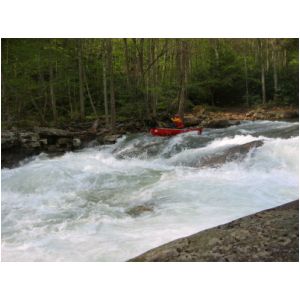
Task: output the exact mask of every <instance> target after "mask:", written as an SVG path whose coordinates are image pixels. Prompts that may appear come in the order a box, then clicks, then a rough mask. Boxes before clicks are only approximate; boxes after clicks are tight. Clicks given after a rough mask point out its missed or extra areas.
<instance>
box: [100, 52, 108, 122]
mask: <svg viewBox="0 0 300 300" xmlns="http://www.w3.org/2000/svg"><path fill="white" fill-rule="evenodd" d="M106 60H107V55H106V47H105V46H104V47H103V58H102V67H103V70H102V71H103V98H104V113H105V126H106V128H108V127H109V118H108V101H107V78H106V63H107V62H106Z"/></svg>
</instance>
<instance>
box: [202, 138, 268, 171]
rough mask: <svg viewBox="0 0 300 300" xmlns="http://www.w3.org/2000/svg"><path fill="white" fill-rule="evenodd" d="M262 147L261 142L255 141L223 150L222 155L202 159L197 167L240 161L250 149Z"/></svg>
mask: <svg viewBox="0 0 300 300" xmlns="http://www.w3.org/2000/svg"><path fill="white" fill-rule="evenodd" d="M262 145H263V141H261V140H257V141H253V142H249V143H246V144H242V145H237V146H234V147H231V148H229V149H227V150H225V151H224V152H223V153H222V154H217V155H212V156H207V157H204V158H202V159H201V160H200V162H199V163H198V165H197V167H216V166H219V165H222V164H224V163H226V162H230V161H233V160H242V159H244V158H245V156H246V155H247V153H248V152H249V151H250V150H251V149H253V148H257V147H261V146H262Z"/></svg>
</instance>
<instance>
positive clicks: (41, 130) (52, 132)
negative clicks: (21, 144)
mask: <svg viewBox="0 0 300 300" xmlns="http://www.w3.org/2000/svg"><path fill="white" fill-rule="evenodd" d="M34 131H35V132H36V133H38V134H39V135H40V136H41V137H47V136H54V137H72V136H74V135H75V133H74V132H70V131H67V130H63V129H59V128H48V127H35V128H34Z"/></svg>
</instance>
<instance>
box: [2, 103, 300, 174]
mask: <svg viewBox="0 0 300 300" xmlns="http://www.w3.org/2000/svg"><path fill="white" fill-rule="evenodd" d="M298 116H299V115H298V109H296V108H278V107H276V108H272V109H270V108H264V107H260V108H256V109H255V110H245V109H240V110H233V109H229V110H218V111H214V110H212V109H211V108H207V107H205V106H195V107H194V109H193V111H192V112H190V113H188V114H185V116H184V119H185V125H186V127H190V126H197V127H205V128H226V127H229V126H232V125H237V124H239V123H240V121H242V120H261V119H263V120H286V119H295V120H297V118H298ZM169 119H170V116H159V117H158V118H157V119H155V120H150V121H148V122H138V121H134V120H131V121H128V122H119V123H118V124H117V128H116V130H115V132H114V133H112V132H110V131H109V130H108V129H105V127H104V124H100V123H99V122H98V121H96V122H86V123H81V124H80V123H76V124H68V126H64V127H62V128H48V127H34V128H28V129H26V130H25V129H19V128H18V129H17V128H10V129H5V130H2V131H1V154H2V156H1V167H2V168H3V167H6V168H11V167H15V166H17V165H18V164H19V162H20V161H22V160H24V159H25V158H28V157H31V156H33V155H38V154H39V153H41V152H45V153H48V154H50V155H60V154H63V153H65V152H67V151H75V150H78V149H81V148H83V147H85V146H87V145H88V144H89V143H90V142H91V141H94V143H95V144H98V145H103V144H110V143H115V141H116V140H117V139H118V138H119V137H120V136H122V135H123V134H126V133H129V132H143V131H145V132H147V131H148V130H149V128H151V127H168V126H169V124H168V121H170V120H169Z"/></svg>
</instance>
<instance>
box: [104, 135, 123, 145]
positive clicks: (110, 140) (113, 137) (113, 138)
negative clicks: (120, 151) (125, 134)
mask: <svg viewBox="0 0 300 300" xmlns="http://www.w3.org/2000/svg"><path fill="white" fill-rule="evenodd" d="M121 136H122V135H121V134H109V135H106V136H104V137H103V139H102V141H103V142H104V143H111V144H114V143H115V142H116V141H117V139H118V138H120V137H121Z"/></svg>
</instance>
